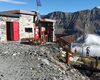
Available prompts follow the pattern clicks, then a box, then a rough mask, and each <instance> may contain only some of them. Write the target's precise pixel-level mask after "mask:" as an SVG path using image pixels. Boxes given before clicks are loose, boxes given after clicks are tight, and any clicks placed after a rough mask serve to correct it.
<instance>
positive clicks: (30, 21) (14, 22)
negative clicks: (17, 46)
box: [0, 10, 54, 41]
mask: <svg viewBox="0 0 100 80" xmlns="http://www.w3.org/2000/svg"><path fill="white" fill-rule="evenodd" d="M36 16H37V15H36V13H35V12H27V11H23V10H11V11H4V12H0V41H19V40H20V39H23V38H34V27H35V19H36ZM42 22H43V21H42ZM52 23H53V22H52ZM52 25H53V24H52ZM52 34H53V35H54V32H53V33H52Z"/></svg>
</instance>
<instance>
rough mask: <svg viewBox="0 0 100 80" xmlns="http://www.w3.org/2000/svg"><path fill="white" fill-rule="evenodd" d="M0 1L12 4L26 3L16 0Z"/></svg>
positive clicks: (0, 0)
mask: <svg viewBox="0 0 100 80" xmlns="http://www.w3.org/2000/svg"><path fill="white" fill-rule="evenodd" d="M0 2H6V3H14V4H26V2H21V1H16V0H0Z"/></svg>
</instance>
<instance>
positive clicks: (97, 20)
mask: <svg viewBox="0 0 100 80" xmlns="http://www.w3.org/2000/svg"><path fill="white" fill-rule="evenodd" d="M44 17H45V18H48V19H54V20H56V24H55V29H56V30H55V32H56V34H67V35H70V34H71V35H72V34H78V35H81V34H83V33H87V34H88V33H90V34H98V35H100V8H98V7H94V8H93V9H91V10H89V9H87V10H81V11H77V12H73V13H66V12H62V11H55V12H51V13H49V14H47V15H45V16H44Z"/></svg>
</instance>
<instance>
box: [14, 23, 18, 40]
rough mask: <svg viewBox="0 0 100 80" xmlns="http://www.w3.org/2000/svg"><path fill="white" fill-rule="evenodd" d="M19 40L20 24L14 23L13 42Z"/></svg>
mask: <svg viewBox="0 0 100 80" xmlns="http://www.w3.org/2000/svg"><path fill="white" fill-rule="evenodd" d="M18 40H19V23H18V22H13V41H18Z"/></svg>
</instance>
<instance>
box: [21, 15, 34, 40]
mask: <svg viewBox="0 0 100 80" xmlns="http://www.w3.org/2000/svg"><path fill="white" fill-rule="evenodd" d="M34 25H35V24H34V23H33V16H31V15H23V14H21V17H20V20H19V26H20V31H19V32H20V39H22V38H30V37H34ZM25 28H32V32H31V33H29V32H25Z"/></svg>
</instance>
